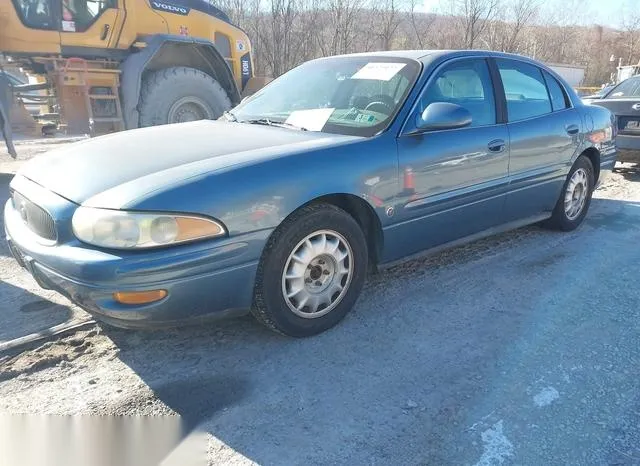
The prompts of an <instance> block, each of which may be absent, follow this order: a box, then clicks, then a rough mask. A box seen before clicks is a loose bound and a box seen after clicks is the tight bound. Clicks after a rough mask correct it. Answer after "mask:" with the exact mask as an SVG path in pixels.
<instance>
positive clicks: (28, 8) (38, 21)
mask: <svg viewBox="0 0 640 466" xmlns="http://www.w3.org/2000/svg"><path fill="white" fill-rule="evenodd" d="M13 4H14V6H15V8H16V12H17V13H18V16H20V20H21V21H22V24H24V25H25V26H27V27H28V28H32V29H57V25H56V24H55V21H54V19H53V18H54V16H53V7H52V4H53V2H51V0H13Z"/></svg>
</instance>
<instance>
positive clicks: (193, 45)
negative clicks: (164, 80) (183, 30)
mask: <svg viewBox="0 0 640 466" xmlns="http://www.w3.org/2000/svg"><path fill="white" fill-rule="evenodd" d="M174 66H186V67H190V68H195V69H198V70H200V71H202V72H203V73H206V74H208V75H209V76H211V77H212V78H213V79H215V80H216V81H218V82H219V83H220V85H221V86H222V88H223V89H224V90H225V91H226V92H227V94H228V96H229V99H230V100H231V103H232V105H236V104H237V103H239V102H240V92H239V90H238V87H237V86H236V82H235V80H234V77H233V73H232V72H231V69H230V68H229V66H228V65H227V63H226V61H225V59H224V57H223V56H222V55H221V54H220V52H219V51H218V50H217V49H216V47H215V45H214V44H213V43H212V42H210V41H207V40H204V39H198V38H193V37H183V36H171V35H164V34H161V35H155V36H152V37H151V38H150V39H149V40H148V41H147V43H146V46H145V47H144V48H142V49H141V50H140V51H138V52H135V53H132V54H130V55H129V56H128V57H127V58H126V59H125V60H124V61H123V62H122V63H121V65H120V69H121V71H122V79H121V83H120V95H121V99H122V112H123V116H124V120H125V126H126V128H127V129H134V128H138V127H139V118H140V115H139V112H138V104H139V101H140V91H141V88H142V78H143V75H144V74H145V73H146V72H148V71H157V70H160V69H164V68H170V67H174Z"/></svg>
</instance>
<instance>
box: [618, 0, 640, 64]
mask: <svg viewBox="0 0 640 466" xmlns="http://www.w3.org/2000/svg"><path fill="white" fill-rule="evenodd" d="M629 6H630V5H629V4H628V5H627V8H624V7H623V8H622V9H621V11H620V17H621V18H622V24H621V26H622V28H621V29H622V31H621V33H620V36H621V39H622V44H623V45H624V49H625V50H624V55H621V56H623V57H624V58H625V60H626V64H627V65H632V64H633V65H635V64H636V62H634V61H633V59H634V56H637V55H636V54H637V53H638V50H637V48H638V43H639V42H640V11H638V10H637V8H635V7H632V8H629Z"/></svg>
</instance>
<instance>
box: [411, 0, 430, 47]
mask: <svg viewBox="0 0 640 466" xmlns="http://www.w3.org/2000/svg"><path fill="white" fill-rule="evenodd" d="M418 3H422V2H419V0H411V3H410V7H411V12H410V14H409V20H410V23H411V29H412V31H413V33H414V34H415V36H414V37H415V44H416V45H417V48H418V49H424V48H425V44H426V43H427V42H426V38H427V36H428V35H429V31H430V30H431V27H432V26H433V23H434V22H435V19H436V17H435V15H433V14H426V13H419V12H416V6H417V5H418ZM409 42H411V41H410V40H409Z"/></svg>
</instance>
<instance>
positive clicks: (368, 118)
mask: <svg viewBox="0 0 640 466" xmlns="http://www.w3.org/2000/svg"><path fill="white" fill-rule="evenodd" d="M375 119H376V117H374V116H373V115H365V114H364V113H359V114H358V116H356V118H355V121H357V122H358V123H371V122H373V121H374V120H375Z"/></svg>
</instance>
